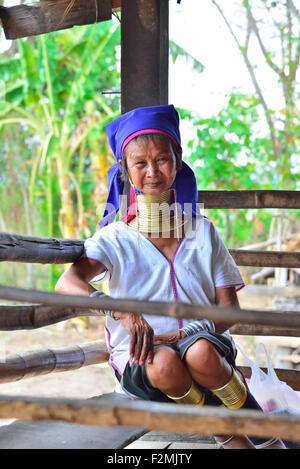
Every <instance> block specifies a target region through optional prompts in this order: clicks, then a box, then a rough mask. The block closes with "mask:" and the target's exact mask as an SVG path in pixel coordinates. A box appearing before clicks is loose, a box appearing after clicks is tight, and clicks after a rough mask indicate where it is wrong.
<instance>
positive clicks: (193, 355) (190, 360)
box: [185, 339, 230, 372]
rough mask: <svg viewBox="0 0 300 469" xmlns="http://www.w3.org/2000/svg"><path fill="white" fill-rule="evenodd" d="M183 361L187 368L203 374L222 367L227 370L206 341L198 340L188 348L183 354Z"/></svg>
mask: <svg viewBox="0 0 300 469" xmlns="http://www.w3.org/2000/svg"><path fill="white" fill-rule="evenodd" d="M185 361H186V363H187V365H188V366H189V367H191V368H193V369H195V370H197V371H203V372H207V371H209V370H211V371H212V370H215V369H218V368H219V367H222V368H223V367H224V366H225V367H226V368H227V365H228V364H227V361H226V360H225V359H224V357H222V355H221V354H220V353H219V352H218V351H217V349H216V348H215V346H214V345H213V344H212V343H211V342H210V341H209V340H206V339H199V340H197V341H196V342H195V343H194V344H193V345H191V347H189V349H188V350H187V351H186V354H185ZM229 366H230V365H228V367H229ZM228 369H229V368H228Z"/></svg>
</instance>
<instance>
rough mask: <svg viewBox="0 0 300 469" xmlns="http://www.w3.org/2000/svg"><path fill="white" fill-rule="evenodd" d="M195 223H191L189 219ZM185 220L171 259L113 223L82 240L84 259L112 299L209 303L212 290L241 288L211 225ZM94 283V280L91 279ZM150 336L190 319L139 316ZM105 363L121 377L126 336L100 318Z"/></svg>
mask: <svg viewBox="0 0 300 469" xmlns="http://www.w3.org/2000/svg"><path fill="white" fill-rule="evenodd" d="M194 221H195V219H194ZM196 222H197V223H196V227H192V221H191V220H189V221H188V224H187V226H188V227H187V229H186V230H185V231H186V232H185V236H184V237H183V238H182V239H181V241H180V242H179V244H178V247H177V249H176V252H175V254H174V255H173V257H172V259H171V260H168V259H167V258H166V257H165V256H164V255H163V254H162V253H161V252H160V251H159V250H158V249H157V248H156V247H155V246H154V244H153V243H152V242H151V241H149V239H147V238H145V237H144V236H143V235H141V234H140V233H138V232H137V231H135V230H133V229H131V228H129V227H128V226H127V225H126V224H125V223H123V222H122V221H118V222H113V223H111V224H110V225H108V226H106V227H104V228H102V229H101V230H99V231H97V232H96V233H95V234H94V235H93V237H92V238H89V239H87V240H86V241H85V245H84V246H85V256H86V257H88V258H90V259H94V260H96V261H98V262H101V263H102V264H103V265H104V266H105V267H106V269H107V271H106V273H105V274H104V275H103V274H102V279H101V281H104V280H106V279H108V278H109V295H110V296H111V297H112V298H119V299H120V298H125V299H129V298H131V299H137V300H147V301H166V302H173V301H176V302H181V303H190V304H198V305H201V306H205V305H213V304H215V288H226V287H232V286H234V287H235V288H236V290H237V291H238V290H240V289H241V288H243V287H244V286H245V284H244V282H243V279H242V277H241V275H240V273H239V270H238V268H237V266H236V264H235V262H234V260H233V258H232V256H231V255H230V254H229V251H228V249H227V248H226V247H225V245H224V243H223V241H222V240H221V238H220V235H219V233H218V232H217V230H216V228H215V227H214V225H213V223H212V222H211V221H210V220H209V219H208V218H206V217H204V216H199V217H197V219H196ZM94 280H96V279H94ZM144 318H145V320H146V321H147V322H148V323H149V325H150V326H151V327H152V328H153V330H154V334H162V333H167V332H171V331H174V330H175V329H178V328H181V327H183V326H184V325H185V324H188V323H189V322H190V320H188V319H184V320H180V319H176V318H171V317H165V316H153V315H144ZM105 329H106V342H107V346H108V349H109V352H110V364H111V366H112V367H113V368H114V369H116V370H117V371H118V372H119V373H120V374H121V375H122V374H123V373H124V369H125V367H126V364H127V362H128V360H129V335H128V333H127V331H126V330H125V328H124V327H123V326H122V324H121V323H120V321H115V320H114V319H112V318H110V317H107V318H106V328H105Z"/></svg>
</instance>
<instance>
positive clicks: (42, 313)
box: [0, 305, 300, 337]
mask: <svg viewBox="0 0 300 469" xmlns="http://www.w3.org/2000/svg"><path fill="white" fill-rule="evenodd" d="M298 313H299V311H298ZM276 314H281V315H283V314H285V315H287V314H290V311H277V310H276ZM81 316H96V317H97V316H98V317H99V316H102V314H101V313H100V312H99V310H95V309H94V310H91V309H84V308H81V309H80V308H70V307H63V308H62V307H58V306H47V305H20V306H10V305H0V331H15V330H28V329H38V328H40V327H45V326H49V325H51V324H56V323H58V322H62V321H67V320H68V319H72V318H76V317H81ZM288 319H289V318H288V317H287V316H286V322H287V323H288ZM230 332H231V334H236V335H263V336H286V337H300V329H297V328H295V327H289V326H283V327H279V326H277V327H276V326H260V325H257V324H236V325H234V326H233V327H231V328H230Z"/></svg>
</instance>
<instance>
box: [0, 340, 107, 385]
mask: <svg viewBox="0 0 300 469" xmlns="http://www.w3.org/2000/svg"><path fill="white" fill-rule="evenodd" d="M108 359H109V353H108V351H107V349H106V347H105V346H103V342H102V341H101V340H97V341H93V342H87V343H84V344H80V345H78V344H76V345H70V346H68V347H61V348H55V349H50V348H47V349H40V350H29V351H26V352H22V353H19V354H10V355H6V356H4V357H2V360H0V383H9V382H11V381H19V380H21V379H23V378H32V377H33V376H39V375H44V374H48V373H53V372H62V371H70V370H77V369H78V368H81V367H83V366H88V365H93V364H95V363H105V362H107V361H108Z"/></svg>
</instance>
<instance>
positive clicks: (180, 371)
mask: <svg viewBox="0 0 300 469" xmlns="http://www.w3.org/2000/svg"><path fill="white" fill-rule="evenodd" d="M211 358H212V357H211ZM220 358H221V357H220ZM206 363H207V362H206ZM226 363H227V362H226ZM226 363H225V364H223V361H222V360H221V361H220V363H219V368H218V369H216V370H215V373H214V370H212V371H213V373H211V372H210V371H209V372H208V373H207V372H206V371H204V372H199V370H198V369H196V371H194V370H193V375H192V374H191V372H190V370H189V369H187V367H186V366H185V364H184V363H183V362H182V360H181V359H180V357H179V356H178V354H177V353H176V352H175V351H174V350H172V349H170V348H169V347H161V348H159V349H158V350H157V351H156V352H155V355H154V359H153V363H152V364H147V374H148V378H149V380H150V382H151V384H152V386H153V387H155V388H157V389H159V390H160V391H162V392H163V393H164V394H166V395H168V397H170V398H171V399H172V400H174V401H175V402H177V403H183V404H195V405H202V404H203V403H204V393H202V391H200V389H199V388H197V386H195V384H194V383H193V381H196V382H197V383H199V384H202V383H201V382H199V381H197V379H199V378H200V381H204V382H205V383H206V384H209V385H210V384H213V386H218V385H219V384H220V383H221V384H222V383H223V381H224V380H226V379H228V376H229V377H230V369H231V367H230V365H228V366H227V365H226ZM208 369H209V368H208ZM199 373H200V374H199ZM211 375H212V376H211ZM193 378H194V379H193ZM206 384H204V386H205V387H208V386H206ZM228 437H229V436H220V437H219V440H220V442H222V441H225V440H227V439H228ZM225 447H228V448H229V447H230V448H245V449H255V446H254V445H253V444H252V443H251V442H250V440H249V439H248V438H247V437H243V436H242V437H234V438H233V439H232V440H231V441H230V442H228V444H227V445H225Z"/></svg>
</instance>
